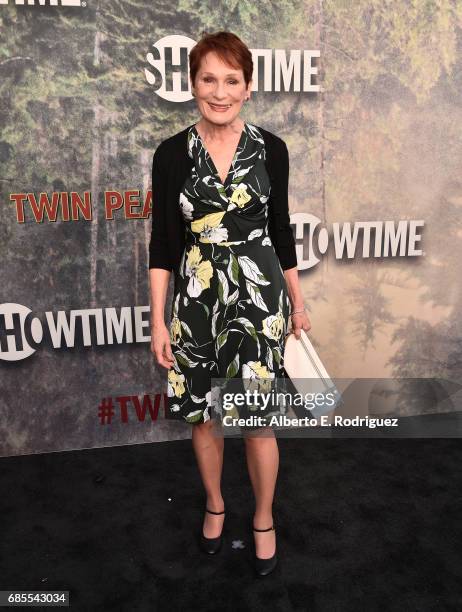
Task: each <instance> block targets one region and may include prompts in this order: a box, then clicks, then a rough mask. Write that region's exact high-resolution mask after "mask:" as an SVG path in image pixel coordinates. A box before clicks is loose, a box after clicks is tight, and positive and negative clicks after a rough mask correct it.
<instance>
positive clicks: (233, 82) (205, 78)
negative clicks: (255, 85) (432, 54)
mask: <svg viewBox="0 0 462 612" xmlns="http://www.w3.org/2000/svg"><path fill="white" fill-rule="evenodd" d="M204 81H205V82H206V83H210V81H213V79H212V78H211V77H204ZM228 83H231V85H237V81H234V80H233V81H228Z"/></svg>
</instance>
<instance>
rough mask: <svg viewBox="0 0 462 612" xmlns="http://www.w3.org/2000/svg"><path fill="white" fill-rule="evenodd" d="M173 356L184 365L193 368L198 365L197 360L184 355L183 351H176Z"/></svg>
mask: <svg viewBox="0 0 462 612" xmlns="http://www.w3.org/2000/svg"><path fill="white" fill-rule="evenodd" d="M175 357H176V358H177V360H178V361H179V362H180V363H182V364H183V365H185V366H188V367H189V368H195V367H196V366H197V365H198V362H197V361H191V359H189V357H188V356H187V355H186V353H184V351H176V352H175Z"/></svg>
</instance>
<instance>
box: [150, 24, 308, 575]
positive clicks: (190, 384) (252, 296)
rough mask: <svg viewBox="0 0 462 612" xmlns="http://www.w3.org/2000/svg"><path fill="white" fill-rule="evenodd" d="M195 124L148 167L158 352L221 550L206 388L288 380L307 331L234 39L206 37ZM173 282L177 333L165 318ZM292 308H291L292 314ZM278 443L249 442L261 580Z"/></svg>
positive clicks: (218, 439) (289, 245)
mask: <svg viewBox="0 0 462 612" xmlns="http://www.w3.org/2000/svg"><path fill="white" fill-rule="evenodd" d="M189 58H190V79H191V85H192V93H193V95H194V96H195V98H196V101H197V107H198V110H199V112H200V114H201V118H200V120H199V121H198V122H197V123H196V124H193V125H191V126H189V127H187V128H186V129H184V130H182V131H181V132H179V133H178V134H175V135H174V136H172V137H170V138H168V139H166V140H164V141H162V142H161V143H160V144H159V146H158V147H157V149H156V152H155V154H154V159H153V176H152V190H153V207H152V215H153V218H152V223H153V225H152V236H151V243H150V258H149V268H150V285H151V316H152V321H151V326H152V330H151V331H152V334H151V337H152V343H151V350H152V352H153V353H154V355H155V358H156V361H157V363H159V364H160V365H162V366H164V367H165V368H167V369H168V370H169V372H168V410H167V414H166V418H172V419H181V420H185V421H186V422H189V423H191V424H192V425H193V429H192V441H193V447H194V451H195V455H196V459H197V463H198V467H199V470H200V474H201V478H202V482H203V485H204V488H205V491H206V494H207V503H206V508H205V515H204V522H203V528H202V533H201V545H202V548H203V550H204V551H205V552H208V553H209V554H214V553H216V552H217V551H218V549H219V548H220V545H221V542H222V537H221V534H222V529H223V521H224V513H225V511H224V502H223V497H222V495H221V488H220V481H221V472H222V465H223V445H224V438H223V436H222V435H217V431H216V430H214V429H213V427H214V424H216V420H215V419H213V418H211V417H212V415H211V411H212V402H211V388H210V387H211V381H210V379H211V378H212V377H217V378H255V377H256V378H267V377H268V378H274V377H276V378H277V377H279V376H283V371H282V367H283V349H284V336H285V334H286V331H287V329H288V318H289V316H291V320H292V331H293V332H294V333H295V334H296V336H297V338H298V337H300V329H302V328H303V329H305V330H309V329H310V327H311V325H310V322H309V319H308V316H307V313H306V310H305V308H304V304H303V298H302V294H301V291H300V287H299V281H298V272H297V258H296V255H295V241H294V237H293V233H292V230H291V228H290V219H289V212H288V196H287V192H288V174H289V159H288V152H287V147H286V145H285V143H284V141H283V140H282V139H280V138H279V137H277V136H276V135H274V134H272V133H271V132H268V131H267V130H265V129H264V128H261V127H258V126H256V125H253V124H250V123H246V122H244V121H243V120H242V119H241V118H240V116H239V113H240V111H241V108H242V105H243V103H244V101H246V100H249V98H250V92H251V85H252V78H251V77H252V73H253V62H252V55H251V53H250V51H249V49H248V48H247V46H246V45H245V44H244V43H243V42H242V41H241V40H240V38H238V37H237V36H236V35H234V34H232V33H230V32H218V33H215V34H207V35H204V36H203V37H202V39H201V40H200V41H199V42H198V43H197V44H196V45H195V46H194V48H193V49H192V50H191V52H190V55H189ZM172 271H174V273H175V289H174V295H173V302H172V313H171V315H172V318H171V324H170V329H168V328H167V326H166V325H165V322H164V308H165V302H166V296H167V289H168V283H169V278H170V273H171V272H172ZM289 298H290V303H291V306H292V310H291V312H289ZM271 434H272V435H269V436H268V435H265V436H257V435H256V436H253V435H248V436H245V437H244V439H245V446H246V458H247V465H248V470H249V475H250V479H251V482H252V487H253V491H254V494H255V500H256V509H255V514H254V517H253V530H254V538H255V555H256V556H255V564H256V571H257V573H258V575H262V576H263V575H267V574H269V573H270V572H271V571H272V570H273V569H274V567H275V565H276V562H277V558H276V536H275V528H274V525H273V516H272V504H273V497H274V489H275V484H276V477H277V472H278V465H279V451H278V446H277V440H276V438H275V436H274V432H273V431H271Z"/></svg>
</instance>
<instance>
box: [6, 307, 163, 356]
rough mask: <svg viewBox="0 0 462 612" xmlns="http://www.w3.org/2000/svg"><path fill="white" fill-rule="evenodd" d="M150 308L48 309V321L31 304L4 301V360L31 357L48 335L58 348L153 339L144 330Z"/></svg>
mask: <svg viewBox="0 0 462 612" xmlns="http://www.w3.org/2000/svg"><path fill="white" fill-rule="evenodd" d="M149 310H150V307H149V306H134V307H131V306H124V307H122V308H120V309H119V311H118V312H117V310H116V309H115V308H104V309H103V308H89V309H85V310H71V311H70V312H66V311H64V310H59V311H58V312H56V313H54V312H45V321H46V323H45V322H42V321H41V319H39V317H37V316H34V314H33V312H32V311H31V310H30V308H27V306H23V305H22V304H15V303H12V302H7V303H4V304H0V360H3V361H20V360H21V359H26V358H27V357H30V355H32V354H33V353H35V351H36V350H37V345H39V344H40V343H42V342H43V341H44V338H45V337H46V338H47V342H50V343H51V345H52V346H53V348H55V349H60V348H69V347H74V346H75V345H76V343H77V341H79V342H81V344H82V345H83V346H94V345H97V346H102V345H103V346H106V345H113V344H130V343H134V342H149V341H150V340H151V336H150V335H145V334H144V333H143V328H144V327H150V323H149V320H147V319H144V318H143V313H145V312H147V313H149Z"/></svg>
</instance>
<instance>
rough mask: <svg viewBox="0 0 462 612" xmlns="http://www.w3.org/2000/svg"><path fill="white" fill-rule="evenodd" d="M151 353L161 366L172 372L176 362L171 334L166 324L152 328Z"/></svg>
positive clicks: (155, 325)
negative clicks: (171, 369)
mask: <svg viewBox="0 0 462 612" xmlns="http://www.w3.org/2000/svg"><path fill="white" fill-rule="evenodd" d="M151 352H152V353H153V354H154V357H155V359H156V361H157V363H158V364H159V365H161V366H163V367H164V368H167V370H170V368H171V367H172V366H173V364H174V362H175V360H174V359H173V354H172V347H171V344H170V333H169V331H168V329H167V326H166V325H165V323H159V324H154V325H152V326H151Z"/></svg>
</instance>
